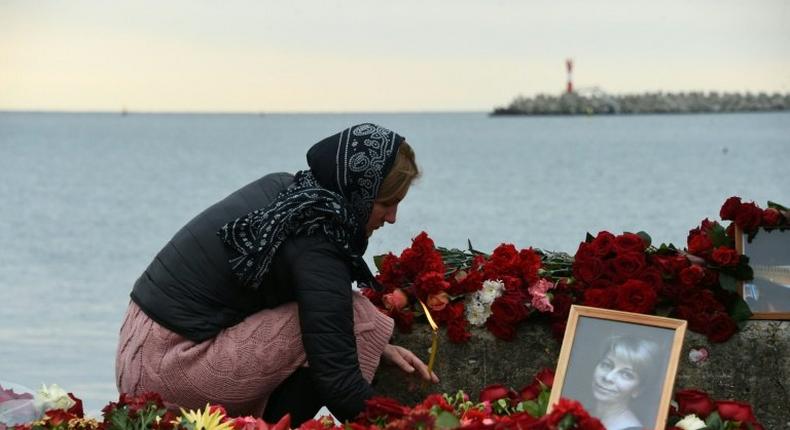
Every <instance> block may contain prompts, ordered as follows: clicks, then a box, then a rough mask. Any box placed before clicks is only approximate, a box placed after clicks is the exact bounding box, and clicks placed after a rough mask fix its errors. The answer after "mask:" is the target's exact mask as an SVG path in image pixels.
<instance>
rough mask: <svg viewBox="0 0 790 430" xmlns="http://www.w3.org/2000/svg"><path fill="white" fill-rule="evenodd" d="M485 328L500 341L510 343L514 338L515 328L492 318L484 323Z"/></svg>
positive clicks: (511, 324) (510, 324)
mask: <svg viewBox="0 0 790 430" xmlns="http://www.w3.org/2000/svg"><path fill="white" fill-rule="evenodd" d="M486 328H487V329H488V331H490V332H491V334H493V335H494V336H496V337H498V338H500V339H502V340H508V341H510V340H513V339H515V338H516V327H515V326H514V325H513V323H509V322H506V321H500V320H498V319H496V318H494V317H493V316H492V317H490V318H488V321H486Z"/></svg>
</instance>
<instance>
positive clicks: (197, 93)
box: [0, 0, 790, 112]
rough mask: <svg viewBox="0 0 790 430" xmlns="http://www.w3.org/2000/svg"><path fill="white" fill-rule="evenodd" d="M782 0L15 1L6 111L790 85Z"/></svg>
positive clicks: (4, 79) (304, 107) (305, 106)
mask: <svg viewBox="0 0 790 430" xmlns="http://www.w3.org/2000/svg"><path fill="white" fill-rule="evenodd" d="M789 5H790V2H789V1H785V0H764V1H763V0H754V1H728V0H702V1H694V0H651V1H641V0H628V1H625V0H623V1H592V0H587V1H559V0H547V1H531V0H518V1H516V0H479V1H471V0H443V1H438V0H436V1H432V0H396V1H393V0H388V1H378V0H348V1H341V0H325V1H312V0H310V1H305V0H302V1H300V0H293V1H287V0H282V1H276V2H275V1H262V0H238V1H236V0H225V1H219V0H213V1H198V0H134V1H127V0H115V1H105V0H35V1H30V0H0V110H4V109H5V110H17V109H20V110H113V111H117V110H120V109H122V108H127V109H129V110H132V111H231V112H236V111H252V112H301V111H310V112H326V111H330V112H348V111H457V110H477V111H488V110H490V109H492V108H493V107H495V106H501V105H506V104H507V103H509V102H510V101H511V100H512V98H513V97H514V96H516V95H518V94H523V95H534V94H538V93H548V94H559V93H560V92H561V91H562V90H563V89H564V87H565V79H566V76H565V59H566V58H568V57H571V58H573V59H574V61H575V70H574V81H575V85H576V86H577V87H592V86H597V87H600V88H601V89H603V90H604V91H607V92H609V93H634V92H643V91H657V90H662V91H692V90H696V91H700V90H702V91H710V90H717V91H729V92H734V91H739V92H744V91H771V92H774V91H779V92H790V30H788V28H790V24H788V23H790V6H789Z"/></svg>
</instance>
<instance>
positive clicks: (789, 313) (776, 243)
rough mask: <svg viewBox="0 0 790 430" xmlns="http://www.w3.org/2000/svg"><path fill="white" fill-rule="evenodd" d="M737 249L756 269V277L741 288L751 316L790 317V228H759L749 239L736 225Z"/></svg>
mask: <svg viewBox="0 0 790 430" xmlns="http://www.w3.org/2000/svg"><path fill="white" fill-rule="evenodd" d="M735 249H736V250H737V251H738V253H739V254H743V255H746V256H747V257H749V266H751V267H752V270H754V279H752V280H751V281H741V282H740V285H739V287H738V291H739V292H740V294H741V297H742V298H743V300H744V301H745V302H746V304H747V305H749V309H750V310H751V311H752V317H751V319H756V320H788V319H790V228H770V229H766V228H760V229H759V230H758V231H757V233H756V234H755V235H754V237H753V238H752V240H751V241H750V240H749V237H748V235H747V234H746V233H744V232H743V230H741V229H740V228H738V227H737V225H736V227H735Z"/></svg>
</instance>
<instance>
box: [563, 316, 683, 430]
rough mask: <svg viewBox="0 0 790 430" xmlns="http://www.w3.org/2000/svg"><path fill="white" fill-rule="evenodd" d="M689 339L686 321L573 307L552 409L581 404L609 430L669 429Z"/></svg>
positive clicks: (564, 340)
mask: <svg viewBox="0 0 790 430" xmlns="http://www.w3.org/2000/svg"><path fill="white" fill-rule="evenodd" d="M685 334H686V321H684V320H677V319H672V318H663V317H657V316H653V315H644V314H635V313H630V312H621V311H613V310H607V309H598V308H591V307H586V306H576V305H574V306H572V307H571V312H570V315H569V316H568V325H567V328H566V330H565V338H564V339H563V341H562V348H561V349H560V356H559V359H558V363H557V370H556V374H555V376H554V386H553V387H552V389H551V397H550V398H549V405H553V404H555V403H557V402H558V401H559V399H560V397H565V398H569V399H574V400H577V401H579V402H581V403H582V405H584V408H585V409H586V410H587V411H588V412H589V413H590V414H591V415H592V416H595V417H597V418H598V419H600V420H601V422H602V423H603V425H604V427H606V429H607V430H634V429H655V430H664V428H665V424H666V419H667V413H668V412H669V402H670V400H671V399H672V388H673V386H674V384H675V373H676V372H677V367H678V360H679V358H680V351H681V348H682V347H683V336H685ZM549 410H551V406H549Z"/></svg>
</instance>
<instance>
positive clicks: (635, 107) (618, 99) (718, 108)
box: [491, 91, 790, 115]
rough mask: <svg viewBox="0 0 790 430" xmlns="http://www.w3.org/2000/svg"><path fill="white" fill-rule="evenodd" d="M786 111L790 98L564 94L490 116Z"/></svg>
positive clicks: (523, 101) (516, 103)
mask: <svg viewBox="0 0 790 430" xmlns="http://www.w3.org/2000/svg"><path fill="white" fill-rule="evenodd" d="M784 110H790V94H779V93H774V94H767V93H759V94H752V93H745V94H740V93H716V92H711V93H702V92H689V93H662V92H658V93H645V94H630V95H609V94H606V93H604V92H602V91H597V92H592V93H589V94H580V93H575V92H574V93H565V94H562V95H560V96H551V95H538V96H536V97H534V98H531V97H524V96H518V97H516V98H515V99H514V100H513V101H512V102H511V103H510V104H509V105H508V106H507V107H498V108H496V109H494V112H492V114H491V115H600V114H656V113H714V112H768V111H784Z"/></svg>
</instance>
